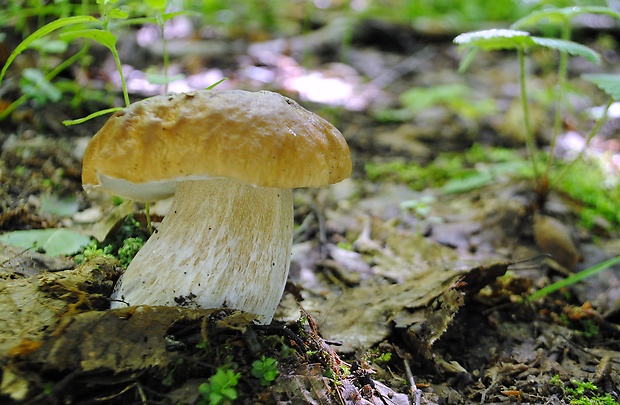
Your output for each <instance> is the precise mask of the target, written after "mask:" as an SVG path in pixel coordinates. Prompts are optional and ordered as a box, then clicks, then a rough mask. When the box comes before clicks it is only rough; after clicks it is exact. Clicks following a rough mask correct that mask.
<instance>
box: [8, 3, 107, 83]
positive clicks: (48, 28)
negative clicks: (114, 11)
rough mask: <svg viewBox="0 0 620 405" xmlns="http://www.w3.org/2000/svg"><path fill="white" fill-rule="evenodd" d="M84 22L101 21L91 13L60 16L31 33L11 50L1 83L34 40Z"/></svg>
mask: <svg viewBox="0 0 620 405" xmlns="http://www.w3.org/2000/svg"><path fill="white" fill-rule="evenodd" d="M84 23H99V20H97V19H96V18H95V17H91V16H89V15H79V16H75V17H65V18H60V19H58V20H56V21H52V22H51V23H49V24H46V25H44V26H43V27H41V28H39V29H38V30H36V31H35V32H33V33H32V34H30V35H29V36H28V37H27V38H26V39H24V40H23V41H22V42H21V43H20V44H19V45H17V47H16V48H15V50H13V52H11V54H10V55H9V57H8V59H7V60H6V63H5V65H4V67H3V68H2V72H0V83H2V78H4V75H5V73H6V71H7V69H8V68H9V66H10V65H11V63H13V60H15V58H16V57H17V56H18V55H19V54H21V53H22V52H24V51H25V50H26V49H28V47H29V46H30V44H32V42H33V41H35V40H37V39H39V38H43V37H44V36H46V35H47V34H49V33H50V32H53V31H55V30H57V29H59V28H62V27H67V26H70V25H76V24H84Z"/></svg>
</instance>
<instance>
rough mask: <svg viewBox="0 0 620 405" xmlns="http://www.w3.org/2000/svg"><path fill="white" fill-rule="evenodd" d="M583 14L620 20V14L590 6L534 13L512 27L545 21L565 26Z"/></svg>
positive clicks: (522, 26) (519, 27) (607, 8)
mask: <svg viewBox="0 0 620 405" xmlns="http://www.w3.org/2000/svg"><path fill="white" fill-rule="evenodd" d="M582 14H603V15H608V16H610V17H613V18H620V13H618V12H617V11H614V10H612V9H611V8H609V7H600V6H589V7H564V8H550V9H545V10H538V11H534V12H533V13H531V14H529V15H527V16H525V17H523V18H521V19H520V20H518V21H517V22H515V23H514V24H512V25H511V26H510V27H511V28H513V29H522V28H524V27H527V26H535V25H537V24H539V23H540V22H541V21H544V20H547V21H548V22H549V23H551V24H565V23H566V22H568V21H570V20H572V19H573V18H574V17H576V16H578V15H582Z"/></svg>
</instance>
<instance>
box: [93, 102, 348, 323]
mask: <svg viewBox="0 0 620 405" xmlns="http://www.w3.org/2000/svg"><path fill="white" fill-rule="evenodd" d="M350 174H351V158H350V152H349V147H348V145H347V143H346V141H345V139H344V137H343V136H342V134H341V133H340V132H339V131H338V130H337V129H336V128H335V127H334V126H333V125H331V124H330V123H329V122H327V121H326V120H324V119H323V118H321V117H319V116H317V115H315V114H313V113H312V112H310V111H307V110H305V109H304V108H302V107H301V106H300V105H299V104H297V103H296V102H295V101H293V100H291V99H289V98H286V97H284V96H282V95H280V94H277V93H272V92H268V91H260V92H249V91H243V90H222V91H218V90H210V91H208V90H202V91H195V92H190V93H179V94H172V93H170V94H165V95H161V96H156V97H152V98H149V99H146V100H143V101H140V102H137V103H134V104H132V105H130V106H129V107H127V108H126V109H125V110H123V111H121V112H118V113H116V114H114V115H113V116H112V117H110V118H109V119H108V121H107V122H106V123H105V124H104V126H103V127H102V128H101V130H100V131H99V132H98V133H97V134H96V135H95V136H94V137H93V138H92V140H91V141H90V143H89V145H88V148H87V150H86V153H85V155H84V161H83V171H82V182H83V186H84V189H85V190H87V191H89V190H92V189H95V188H103V189H105V190H107V191H109V192H110V193H112V194H114V195H118V196H121V197H124V198H128V199H132V200H136V201H142V202H150V201H154V200H157V199H160V198H165V197H169V196H172V195H174V199H173V203H172V206H171V208H170V211H169V212H168V213H167V215H166V217H165V218H164V220H163V222H162V223H161V225H160V227H159V228H158V229H157V232H156V233H154V234H153V235H152V236H151V238H150V239H149V240H148V241H147V242H146V243H145V244H144V246H143V248H142V249H141V250H140V252H138V254H137V255H136V257H135V258H134V259H133V261H132V262H131V264H130V265H129V267H128V268H127V270H126V271H125V273H124V274H123V275H122V276H121V278H120V280H119V282H118V283H117V285H116V287H115V290H114V293H113V295H112V298H113V299H115V300H116V301H113V304H112V307H113V308H115V307H119V306H121V305H126V304H125V303H128V304H130V305H164V306H189V307H196V308H220V307H229V308H235V309H240V310H243V311H246V312H250V313H253V314H256V315H258V321H259V322H260V323H263V324H268V323H270V322H271V320H272V318H273V315H274V313H275V310H276V307H277V306H278V303H279V301H280V298H281V296H282V293H283V290H284V286H285V284H286V278H287V275H288V268H289V264H290V254H291V247H292V234H293V198H292V189H293V188H298V187H321V186H325V185H328V184H332V183H336V182H339V181H341V180H343V179H345V178H347V177H349V176H350ZM123 301H124V302H123Z"/></svg>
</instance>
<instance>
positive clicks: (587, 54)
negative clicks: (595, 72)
mask: <svg viewBox="0 0 620 405" xmlns="http://www.w3.org/2000/svg"><path fill="white" fill-rule="evenodd" d="M532 41H534V43H535V44H536V45H539V46H542V47H544V48H549V49H555V50H556V51H560V52H566V53H568V54H570V55H573V56H582V57H584V58H586V59H587V60H589V61H590V62H592V63H599V62H600V61H601V57H600V55H599V54H598V53H597V52H595V51H594V50H592V49H590V48H588V47H587V46H584V45H581V44H578V43H577V42H573V41H565V40H563V39H556V38H541V37H532Z"/></svg>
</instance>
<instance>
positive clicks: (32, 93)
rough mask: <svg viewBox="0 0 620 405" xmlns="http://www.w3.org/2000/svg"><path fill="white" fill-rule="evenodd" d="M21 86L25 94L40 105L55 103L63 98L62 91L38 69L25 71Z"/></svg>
mask: <svg viewBox="0 0 620 405" xmlns="http://www.w3.org/2000/svg"><path fill="white" fill-rule="evenodd" d="M19 86H20V89H21V90H22V92H24V94H26V95H28V96H29V97H32V98H33V99H34V100H35V101H36V102H37V103H39V104H45V103H47V102H49V101H51V102H54V103H55V102H57V101H60V99H61V98H62V92H61V91H60V89H58V88H57V87H56V86H54V84H52V83H51V82H50V81H49V80H47V78H46V77H45V75H43V72H41V71H40V70H38V69H32V68H26V69H24V71H23V72H22V79H21V80H20V84H19Z"/></svg>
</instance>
